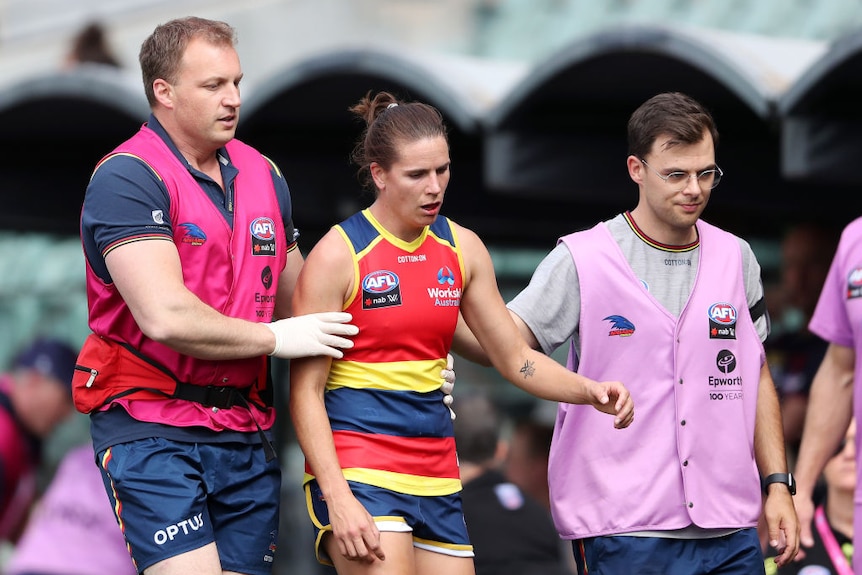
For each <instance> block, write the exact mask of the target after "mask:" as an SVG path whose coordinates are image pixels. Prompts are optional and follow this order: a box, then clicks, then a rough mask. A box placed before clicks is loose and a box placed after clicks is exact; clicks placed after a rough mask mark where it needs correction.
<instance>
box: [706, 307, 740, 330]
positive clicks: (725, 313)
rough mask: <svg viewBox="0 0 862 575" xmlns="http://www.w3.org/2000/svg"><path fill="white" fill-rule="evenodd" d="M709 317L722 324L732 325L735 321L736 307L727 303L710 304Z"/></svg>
mask: <svg viewBox="0 0 862 575" xmlns="http://www.w3.org/2000/svg"><path fill="white" fill-rule="evenodd" d="M709 319H711V320H712V321H714V322H716V323H719V324H722V325H733V324H735V323H736V308H735V307H733V306H732V305H730V304H729V303H715V304H712V306H710V308H709Z"/></svg>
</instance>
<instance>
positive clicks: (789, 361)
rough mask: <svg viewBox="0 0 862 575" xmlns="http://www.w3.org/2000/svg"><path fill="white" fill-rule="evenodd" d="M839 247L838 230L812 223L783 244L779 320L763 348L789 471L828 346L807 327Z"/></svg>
mask: <svg viewBox="0 0 862 575" xmlns="http://www.w3.org/2000/svg"><path fill="white" fill-rule="evenodd" d="M837 245H838V235H837V234H836V233H835V232H834V231H832V230H831V229H829V228H826V227H822V226H818V225H816V224H813V223H804V224H799V225H796V226H794V227H793V228H791V229H790V231H789V232H787V234H786V235H785V236H784V238H783V240H782V242H781V272H780V273H781V276H780V282H779V285H778V286H777V287H778V289H777V292H776V295H777V298H778V301H777V302H776V303H778V310H779V315H777V316H776V317H773V318H772V327H773V330H772V333H770V336H769V337H768V338H767V340H766V342H765V343H764V346H765V347H766V358H767V362H768V363H769V369H770V371H771V373H772V379H773V381H775V387H776V389H777V390H778V398H779V401H780V402H781V417H782V423H783V427H784V439H785V441H786V443H787V458H788V461H789V462H790V467H791V469H792V467H793V463H794V462H795V461H796V455H797V452H798V451H799V441H800V440H801V439H802V427H803V425H804V424H805V411H806V408H807V406H808V392H809V390H810V389H811V382H812V381H813V380H814V374H815V373H816V372H817V368H818V367H819V366H820V362H821V361H822V360H823V356H824V354H825V353H826V348H827V347H828V344H827V343H826V341H824V340H823V339H821V338H820V337H818V336H816V335H814V334H813V333H811V331H810V330H809V329H808V322H809V321H810V320H811V315H812V314H813V313H814V308H815V307H816V306H817V298H818V296H819V295H820V290H821V289H822V288H823V282H824V281H825V280H826V274H827V273H829V263H830V262H831V261H832V256H833V255H834V254H835V248H836V246H837Z"/></svg>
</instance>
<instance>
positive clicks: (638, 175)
mask: <svg viewBox="0 0 862 575" xmlns="http://www.w3.org/2000/svg"><path fill="white" fill-rule="evenodd" d="M626 166H627V167H628V170H629V177H630V178H631V179H632V180H633V181H634V183H636V184H638V185H641V184H643V180H644V169H645V168H646V166H644V163H643V162H642V161H641V159H640V158H638V157H637V156H629V157H628V158H626Z"/></svg>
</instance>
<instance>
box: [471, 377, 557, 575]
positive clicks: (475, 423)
mask: <svg viewBox="0 0 862 575" xmlns="http://www.w3.org/2000/svg"><path fill="white" fill-rule="evenodd" d="M458 404H459V407H460V410H461V413H462V414H463V415H462V416H461V417H459V418H458V419H456V420H455V446H456V449H457V451H458V463H459V466H460V470H461V483H462V484H463V486H464V489H463V491H462V492H461V500H462V504H463V508H464V519H465V520H466V522H467V532H468V533H469V534H470V542H471V543H472V544H473V551H474V553H475V554H476V557H475V559H474V563H475V565H476V575H570V574H571V573H572V572H573V571H572V570H569V569H567V565H568V563H567V562H566V559H565V558H566V556H567V555H569V554H568V553H565V552H564V548H563V547H562V545H561V543H562V542H561V540H560V537H559V535H557V530H556V529H555V528H554V522H553V521H552V520H551V514H550V512H549V511H548V509H547V508H546V507H545V506H543V505H542V503H540V502H539V501H536V500H535V499H534V498H533V497H532V496H531V495H530V494H529V493H527V492H526V491H524V490H522V489H521V488H520V487H519V486H518V485H516V484H515V483H514V482H513V481H511V480H509V479H508V478H507V477H506V476H505V475H504V474H503V473H502V472H501V465H502V464H503V461H504V460H505V459H506V458H507V452H510V451H511V447H512V445H511V444H510V443H508V442H506V441H504V440H503V439H502V438H501V436H500V434H501V429H502V428H503V423H504V421H503V417H502V416H501V414H500V412H499V411H498V410H497V408H496V407H495V406H494V404H493V403H492V402H491V400H490V399H489V398H488V397H487V396H486V395H482V394H478V393H476V394H468V395H464V396H461V397H459V398H458ZM545 459H546V461H545V466H547V452H546V454H545ZM545 469H547V467H545ZM545 477H547V472H545ZM546 483H547V481H546Z"/></svg>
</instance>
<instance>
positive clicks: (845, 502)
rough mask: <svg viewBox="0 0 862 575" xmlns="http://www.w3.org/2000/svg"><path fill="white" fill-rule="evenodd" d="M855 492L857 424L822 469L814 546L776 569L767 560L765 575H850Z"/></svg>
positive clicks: (815, 516)
mask: <svg viewBox="0 0 862 575" xmlns="http://www.w3.org/2000/svg"><path fill="white" fill-rule="evenodd" d="M855 490H856V421H855V420H853V421H851V422H850V427H849V428H848V429H847V434H846V435H845V436H844V441H842V442H841V444H840V446H839V448H838V449H837V450H836V453H835V455H833V456H832V458H831V459H829V461H828V462H827V463H826V466H825V467H824V468H823V478H822V483H821V484H819V485H818V486H817V488H816V490H815V493H814V505H815V510H814V528H813V529H812V530H811V534H812V537H813V541H814V544H813V546H811V547H809V548H805V549H804V550H803V551H804V552H800V553H799V555H797V559H798V560H797V561H793V562H791V563H789V564H787V565H785V566H783V567H781V568H778V567H776V565H775V560H774V558H773V557H767V559H766V575H775V574H776V573H777V574H778V575H827V574H828V575H850V574H852V573H853V570H852V569H851V565H852V561H853V493H854V491H855Z"/></svg>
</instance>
